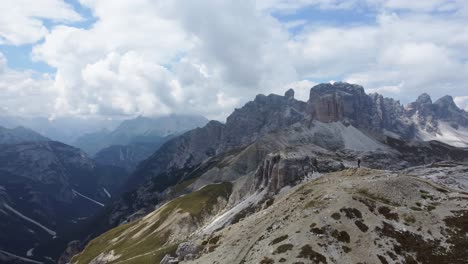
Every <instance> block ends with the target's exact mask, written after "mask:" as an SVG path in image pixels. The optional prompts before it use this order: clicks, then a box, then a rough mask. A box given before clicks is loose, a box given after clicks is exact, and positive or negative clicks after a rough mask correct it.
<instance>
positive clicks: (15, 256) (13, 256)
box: [0, 249, 44, 264]
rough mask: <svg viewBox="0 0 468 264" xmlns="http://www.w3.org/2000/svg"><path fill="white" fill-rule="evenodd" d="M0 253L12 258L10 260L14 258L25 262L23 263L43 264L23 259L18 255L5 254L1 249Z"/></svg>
mask: <svg viewBox="0 0 468 264" xmlns="http://www.w3.org/2000/svg"><path fill="white" fill-rule="evenodd" d="M0 253H2V254H5V255H7V256H10V257H12V258H16V259H19V260H22V261H25V262H29V263H36V264H43V263H44V262H40V261H35V260H32V259H28V258H24V257H21V256H18V255H15V254H12V253H10V252H6V251H4V250H1V249H0Z"/></svg>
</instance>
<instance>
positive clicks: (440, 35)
mask: <svg viewBox="0 0 468 264" xmlns="http://www.w3.org/2000/svg"><path fill="white" fill-rule="evenodd" d="M0 13H1V14H2V16H0V115H1V114H5V115H19V116H46V117H49V118H55V117H60V116H79V117H104V118H117V117H119V118H121V117H133V116H137V115H145V116H158V115H166V114H170V113H185V114H186V113H192V114H201V115H204V116H206V117H208V118H210V119H218V120H221V121H223V120H224V119H225V118H226V116H227V115H229V114H230V113H231V112H232V111H233V110H234V108H236V107H237V108H238V107H241V106H242V105H243V104H245V103H246V102H247V101H249V100H252V99H253V98H254V97H255V95H256V94H259V93H264V94H269V93H277V94H283V93H284V91H286V89H287V88H294V89H295V91H296V98H298V99H301V100H307V99H308V94H309V90H310V88H311V87H312V86H313V85H315V84H317V83H321V82H333V81H346V82H351V83H356V84H360V85H362V86H364V88H365V89H366V91H367V92H368V93H372V92H377V93H381V94H383V95H384V96H387V97H392V98H395V99H398V100H401V102H402V103H408V102H411V101H414V100H415V99H416V98H417V96H418V95H419V94H421V93H423V92H426V93H429V94H430V95H431V96H432V97H433V100H435V99H437V98H439V97H442V96H443V95H446V94H450V95H452V96H454V99H455V102H456V103H457V105H458V106H459V107H461V108H464V109H467V110H468V26H467V25H468V1H466V0H418V1H416V0H415V1H407V0H347V1H343V0H258V1H248V0H246V1H238V0H232V1H231V0H224V1H221V0H196V1H186V0H65V1H63V0H34V1H29V0H15V1H0Z"/></svg>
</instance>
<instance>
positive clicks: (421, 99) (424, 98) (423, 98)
mask: <svg viewBox="0 0 468 264" xmlns="http://www.w3.org/2000/svg"><path fill="white" fill-rule="evenodd" d="M416 103H417V104H418V105H423V104H432V99H431V96H430V95H428V94H427V93H423V94H421V95H420V96H418V99H417V100H416Z"/></svg>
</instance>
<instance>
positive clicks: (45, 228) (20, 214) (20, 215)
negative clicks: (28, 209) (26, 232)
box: [3, 203, 57, 236]
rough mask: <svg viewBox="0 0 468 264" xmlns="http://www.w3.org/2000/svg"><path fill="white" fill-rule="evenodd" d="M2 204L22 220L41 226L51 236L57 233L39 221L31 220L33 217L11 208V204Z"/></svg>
mask: <svg viewBox="0 0 468 264" xmlns="http://www.w3.org/2000/svg"><path fill="white" fill-rule="evenodd" d="M3 206H4V207H5V208H6V209H8V210H10V211H11V212H12V213H14V214H16V215H17V216H19V217H21V218H23V219H24V220H26V221H28V222H30V223H33V224H35V225H36V226H38V227H40V228H42V229H43V230H44V231H46V232H47V233H49V234H50V235H51V236H56V235H57V233H56V232H55V231H53V230H50V229H49V228H47V227H45V226H43V225H41V224H40V223H38V222H37V221H35V220H33V219H31V218H29V217H27V216H25V215H24V214H22V213H20V212H18V211H16V210H15V209H13V208H12V207H11V206H9V205H8V204H6V203H3Z"/></svg>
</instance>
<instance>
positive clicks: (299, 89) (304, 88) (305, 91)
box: [282, 80, 317, 102]
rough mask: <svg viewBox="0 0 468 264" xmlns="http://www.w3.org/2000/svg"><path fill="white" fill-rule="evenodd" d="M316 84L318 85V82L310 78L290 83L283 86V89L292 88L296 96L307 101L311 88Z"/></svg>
mask: <svg viewBox="0 0 468 264" xmlns="http://www.w3.org/2000/svg"><path fill="white" fill-rule="evenodd" d="M315 85H317V83H315V82H312V81H310V80H302V81H296V82H292V83H288V84H287V85H285V86H284V87H283V89H282V90H284V91H286V90H287V89H289V88H292V89H294V92H295V93H294V98H296V99H298V100H301V101H304V102H307V101H308V100H309V97H310V88H312V87H314V86H315Z"/></svg>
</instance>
